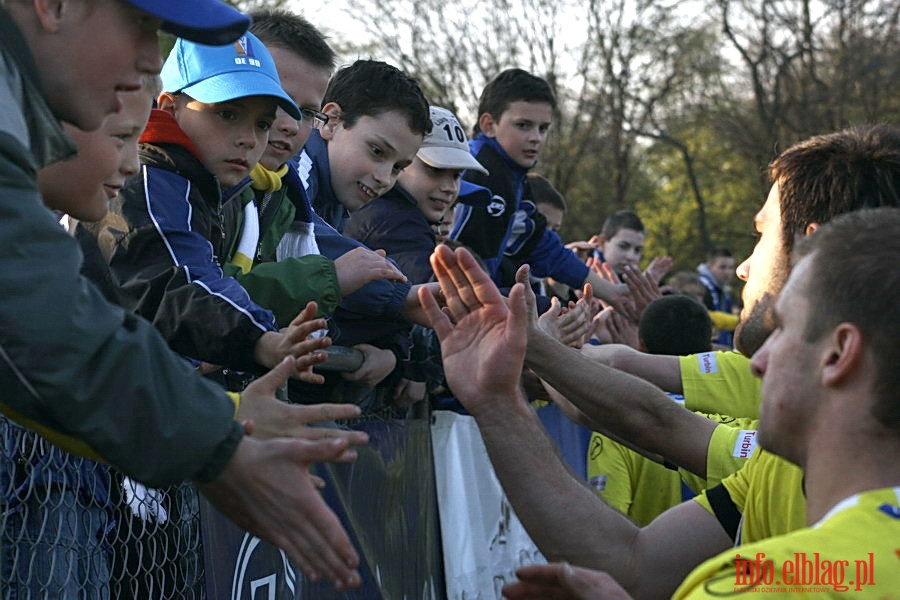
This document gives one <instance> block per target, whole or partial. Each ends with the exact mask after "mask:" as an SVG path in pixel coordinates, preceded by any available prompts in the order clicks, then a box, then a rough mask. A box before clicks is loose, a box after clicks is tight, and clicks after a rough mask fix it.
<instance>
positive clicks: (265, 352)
mask: <svg viewBox="0 0 900 600" xmlns="http://www.w3.org/2000/svg"><path fill="white" fill-rule="evenodd" d="M317 309H318V307H317V305H316V303H315V302H310V303H308V304H307V305H306V308H304V309H303V310H301V311H300V313H299V314H298V315H297V316H296V317H295V318H294V320H293V321H291V324H290V325H288V326H287V327H286V328H284V329H283V330H282V331H279V332H275V331H267V332H266V333H264V334H263V335H262V337H260V338H259V340H258V341H257V342H256V348H255V349H254V355H255V357H256V362H258V363H259V364H261V365H263V366H265V367H269V368H274V367H275V366H276V365H278V364H280V363H281V361H282V360H284V358H285V357H291V358H293V359H294V370H293V372H292V373H291V377H294V378H295V379H299V380H301V381H305V382H307V383H319V384H320V383H323V382H324V381H325V379H324V377H322V376H321V375H318V374H316V373H313V370H312V368H313V366H315V365H317V364H319V363H320V362H322V361H324V360H325V359H326V356H325V354H324V353H322V352H316V350H321V349H323V348H327V347H328V346H330V345H331V338H329V337H327V336H322V337H317V338H312V339H310V337H309V336H310V335H312V334H313V333H314V332H316V331H318V330H320V329H325V328H326V327H327V325H326V323H325V319H313V316H315V314H316V310H317Z"/></svg>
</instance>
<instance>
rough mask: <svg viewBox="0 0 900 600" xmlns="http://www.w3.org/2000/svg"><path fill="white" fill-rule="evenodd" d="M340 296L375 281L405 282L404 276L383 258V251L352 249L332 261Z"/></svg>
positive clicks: (361, 248)
mask: <svg viewBox="0 0 900 600" xmlns="http://www.w3.org/2000/svg"><path fill="white" fill-rule="evenodd" d="M334 270H335V272H336V273H337V279H338V286H339V287H340V288H341V296H346V295H348V294H352V293H353V292H355V291H356V290H358V289H359V288H361V287H362V286H364V285H365V284H367V283H369V282H370V281H375V280H376V279H390V280H391V281H400V282H406V275H404V274H403V273H401V272H400V269H398V268H397V267H396V266H395V265H394V263H392V262H391V261H389V260H388V259H387V258H385V253H384V250H375V251H372V250H369V249H368V248H363V247H359V248H354V249H353V250H351V251H350V252H347V253H346V254H344V255H343V256H340V257H338V258H337V260H335V261H334Z"/></svg>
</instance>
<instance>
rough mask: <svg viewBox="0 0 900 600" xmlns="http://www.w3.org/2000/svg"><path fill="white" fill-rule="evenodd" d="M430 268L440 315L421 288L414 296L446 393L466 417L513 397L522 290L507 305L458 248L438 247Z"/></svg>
mask: <svg viewBox="0 0 900 600" xmlns="http://www.w3.org/2000/svg"><path fill="white" fill-rule="evenodd" d="M431 265H432V267H433V268H434V274H435V275H436V276H437V279H438V281H439V282H440V284H441V290H442V291H443V294H444V298H445V300H446V304H447V308H446V313H445V312H442V311H441V309H440V308H439V307H438V304H437V302H436V301H435V299H434V296H433V295H432V294H430V293H429V292H428V291H426V290H421V291H420V292H419V301H420V302H421V303H422V308H423V310H424V312H425V314H426V315H427V317H428V319H429V321H430V323H431V327H432V328H433V329H434V331H435V333H437V336H438V339H439V340H440V341H441V356H442V357H443V362H444V374H445V376H446V378H447V382H448V383H449V385H450V389H452V390H453V393H454V394H455V395H456V396H457V398H459V400H460V401H461V402H462V403H463V405H465V406H466V408H467V409H468V410H469V411H470V412H472V413H475V412H477V411H478V410H479V408H481V407H483V406H484V407H486V408H487V409H488V410H489V408H490V404H491V403H492V402H500V401H509V400H510V399H513V398H516V397H517V394H516V390H517V389H518V382H519V375H520V374H521V372H522V363H523V360H524V356H525V340H526V334H525V299H524V296H523V291H524V290H523V286H522V285H521V284H518V283H517V284H516V285H515V286H513V288H512V289H511V290H510V294H509V304H508V306H507V301H506V300H505V299H504V298H503V296H502V295H501V294H500V291H499V290H498V289H497V287H496V286H495V285H494V283H493V282H492V281H491V279H490V277H489V276H488V274H487V273H485V272H484V271H483V270H482V269H481V267H479V266H478V264H477V263H476V262H475V259H474V258H473V257H472V255H471V254H469V252H468V251H466V250H465V249H463V248H458V249H457V250H456V251H455V252H454V251H453V250H450V249H449V248H448V247H446V246H444V245H440V246H438V247H437V248H435V251H434V254H432V255H431Z"/></svg>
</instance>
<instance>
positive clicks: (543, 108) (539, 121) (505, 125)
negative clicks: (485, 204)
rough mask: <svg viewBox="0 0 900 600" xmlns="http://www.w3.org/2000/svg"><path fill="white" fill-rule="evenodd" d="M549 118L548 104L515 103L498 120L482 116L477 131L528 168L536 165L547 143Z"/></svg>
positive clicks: (550, 112) (551, 110)
mask: <svg viewBox="0 0 900 600" xmlns="http://www.w3.org/2000/svg"><path fill="white" fill-rule="evenodd" d="M552 118H553V108H552V107H551V106H550V105H549V104H548V103H546V102H525V101H524V100H517V101H515V102H513V103H512V104H510V105H509V108H507V109H506V110H505V111H503V113H502V114H501V115H500V117H499V119H496V120H495V119H494V117H493V116H492V115H490V114H488V113H485V114H483V115H481V117H480V118H479V121H478V128H479V129H481V132H482V133H484V135H486V136H488V137H492V138H495V139H496V140H497V143H499V144H500V146H502V147H503V150H504V151H505V152H506V154H508V155H509V157H510V158H511V159H512V160H513V162H515V163H516V164H517V165H519V166H520V167H524V168H526V169H530V168H531V167H533V166H534V165H535V164H536V163H537V161H538V157H539V156H540V154H541V150H542V149H543V147H544V142H546V141H547V133H548V132H549V131H550V122H551V120H552Z"/></svg>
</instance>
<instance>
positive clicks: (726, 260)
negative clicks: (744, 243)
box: [706, 256, 734, 286]
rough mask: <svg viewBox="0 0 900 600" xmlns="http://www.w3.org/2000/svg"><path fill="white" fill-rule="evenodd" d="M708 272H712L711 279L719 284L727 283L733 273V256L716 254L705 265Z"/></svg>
mask: <svg viewBox="0 0 900 600" xmlns="http://www.w3.org/2000/svg"><path fill="white" fill-rule="evenodd" d="M706 266H707V267H709V272H710V273H712V276H713V279H715V280H716V283H718V284H719V285H720V286H722V285H725V284H726V283H728V280H729V279H731V274H732V273H734V258H733V257H731V256H717V257H715V258H714V259H713V260H712V261H711V262H709V263H707V265H706Z"/></svg>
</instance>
